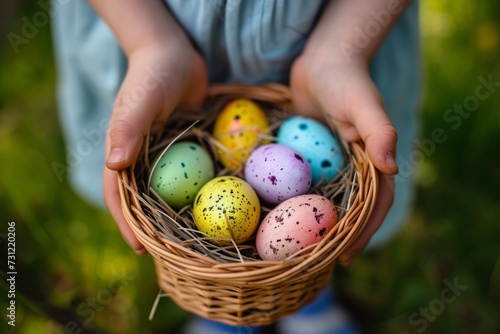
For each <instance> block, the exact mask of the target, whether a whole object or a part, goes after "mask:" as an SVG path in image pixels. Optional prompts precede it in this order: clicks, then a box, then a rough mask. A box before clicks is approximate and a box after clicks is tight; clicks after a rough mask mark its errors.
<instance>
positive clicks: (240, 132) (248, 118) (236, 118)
mask: <svg viewBox="0 0 500 334" xmlns="http://www.w3.org/2000/svg"><path fill="white" fill-rule="evenodd" d="M263 133H265V134H270V130H269V121H268V120H267V117H266V115H265V113H264V111H263V110H262V109H261V108H260V107H259V105H258V104H256V103H255V102H253V101H251V100H248V99H236V100H233V101H231V102H230V103H228V104H227V105H226V106H225V107H224V109H223V110H222V111H221V112H220V114H219V115H218V116H217V119H216V120H215V124H214V130H213V136H214V138H215V139H216V140H217V141H219V143H220V144H222V146H224V147H225V149H219V155H220V160H221V162H222V164H223V165H224V166H226V167H227V168H229V169H231V170H236V169H238V168H240V167H241V166H243V164H244V163H245V162H246V161H247V159H248V156H249V155H250V154H251V153H252V151H253V149H255V146H256V145H257V144H258V142H259V136H260V135H261V134H263ZM264 143H268V141H262V144H264Z"/></svg>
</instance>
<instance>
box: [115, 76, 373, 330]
mask: <svg viewBox="0 0 500 334" xmlns="http://www.w3.org/2000/svg"><path fill="white" fill-rule="evenodd" d="M236 97H247V98H250V99H253V100H254V101H256V102H258V103H260V104H261V105H262V106H263V108H264V110H265V111H266V112H267V113H268V117H270V122H271V124H276V123H279V122H280V120H279V119H275V118H273V117H274V114H280V113H281V118H282V119H283V117H286V116H289V115H290V114H291V109H290V108H291V100H290V92H289V89H288V88H287V87H285V86H281V85H277V84H269V85H264V86H238V85H220V86H214V87H212V88H211V90H210V92H209V97H208V98H207V104H206V106H209V107H205V109H207V110H208V109H210V110H213V111H212V113H213V114H216V113H217V111H218V110H220V108H221V107H222V106H223V105H224V104H225V103H226V102H227V101H228V100H229V99H232V98H236ZM207 110H204V111H202V112H209V111H207ZM277 110H281V111H280V112H276V111H277ZM283 110H285V113H284V114H283V112H282V111H283ZM287 112H288V113H289V114H287ZM199 115H200V114H199V113H198V114H194V115H190V114H186V113H183V114H178V115H177V116H176V115H175V113H174V115H173V116H172V118H171V120H170V121H169V126H168V131H167V130H165V131H164V133H162V134H157V135H156V136H153V135H151V136H150V137H148V138H147V140H146V143H145V146H144V149H143V152H142V153H141V155H140V157H139V159H138V160H137V162H136V164H135V166H133V167H132V168H130V169H127V170H124V171H121V172H120V173H119V185H120V195H121V200H122V210H123V213H124V215H125V218H126V219H127V221H128V223H129V225H130V227H131V228H132V230H133V231H134V233H135V235H136V236H137V238H138V239H139V241H140V242H141V243H142V244H143V245H144V246H145V248H146V249H147V250H148V252H149V253H150V254H151V255H152V256H153V258H154V261H155V265H156V271H157V274H158V283H159V286H160V288H161V289H162V290H163V291H165V292H166V293H167V294H168V295H169V296H170V298H172V299H173V300H174V301H175V302H176V303H177V304H178V305H179V306H180V307H182V308H184V309H185V310H187V311H190V312H192V313H195V314H197V315H200V316H202V317H205V318H209V319H212V320H216V321H220V322H223V323H226V324H230V325H238V326H248V325H251V326H257V325H268V324H271V323H273V322H275V321H276V320H278V319H279V318H281V317H284V316H287V315H290V314H293V313H294V312H295V311H297V310H298V309H299V308H301V307H302V306H304V305H306V304H307V303H309V302H310V301H311V300H312V299H313V298H314V297H315V296H317V294H318V293H319V292H320V291H321V290H322V289H323V288H324V287H325V286H326V285H328V284H329V281H330V279H331V277H332V273H333V268H334V262H335V259H336V258H337V257H338V256H339V255H340V254H341V253H342V252H343V251H344V250H345V249H346V248H347V247H348V246H349V245H350V244H351V243H352V242H353V241H354V240H355V239H356V238H357V236H358V235H359V233H360V232H361V231H362V229H363V228H364V226H365V224H366V222H367V220H368V218H369V216H370V214H371V211H372V209H373V205H374V203H375V199H376V194H377V187H378V183H377V182H378V180H377V176H376V175H377V174H376V172H375V169H374V167H373V165H372V163H371V162H370V161H369V159H368V157H367V155H366V153H365V150H364V148H363V146H362V144H359V143H353V144H347V143H343V146H344V151H345V152H344V153H345V155H346V158H347V160H348V162H349V164H350V165H351V167H352V173H351V174H350V176H349V177H348V179H347V180H344V181H345V182H344V184H345V186H344V188H343V189H344V190H343V191H340V193H339V191H338V190H335V191H334V193H332V190H328V189H327V188H328V186H325V187H320V188H319V189H315V190H314V191H315V192H316V193H320V194H323V195H327V196H329V197H330V198H331V199H332V201H333V202H334V204H335V205H336V206H337V208H338V210H339V217H340V220H339V222H338V223H337V225H336V226H335V227H334V228H333V229H332V230H331V231H330V233H328V235H327V236H326V237H325V238H324V239H323V240H322V241H321V242H320V243H319V244H317V245H315V246H314V248H313V250H312V251H311V252H310V253H307V254H303V253H301V254H295V255H293V256H291V257H289V258H287V259H285V260H283V261H279V262H278V261H262V260H258V259H253V260H252V258H251V256H250V257H248V256H243V255H241V254H240V253H238V256H237V257H236V260H234V261H232V260H228V259H227V256H225V255H224V254H222V255H220V258H218V256H219V253H218V252H215V254H214V255H213V254H211V253H209V254H208V256H207V254H203V251H200V249H201V250H203V249H204V248H205V246H203V245H201V246H200V242H199V240H197V241H196V240H195V241H193V240H185V239H186V238H187V239H189V237H186V236H185V235H184V234H183V232H179V231H177V232H176V231H174V230H173V229H172V228H171V226H168V224H177V227H178V228H180V230H181V231H183V227H182V221H186V219H188V220H189V219H190V217H191V216H190V212H191V211H190V210H191V207H190V206H189V207H186V208H183V209H182V210H181V211H180V212H178V211H174V210H172V209H171V208H169V207H168V205H166V204H165V203H162V201H161V200H160V199H158V198H155V197H154V194H151V190H149V189H148V182H147V178H148V175H149V172H150V169H151V166H150V165H149V161H151V160H152V159H153V156H154V154H157V152H158V151H159V150H160V151H161V150H162V149H163V147H165V146H166V145H167V144H168V143H170V142H172V141H174V140H175V139H178V137H179V136H181V135H182V136H184V137H186V136H187V137H191V138H195V139H196V140H198V141H199V142H200V143H201V144H202V145H204V146H205V147H207V148H208V149H209V150H212V152H213V153H214V154H215V155H217V153H215V152H216V150H215V149H214V145H216V143H215V142H214V141H213V140H211V139H210V138H207V133H208V131H205V130H204V129H209V128H210V125H211V123H213V121H214V117H210V115H208V114H207V115H204V116H203V119H204V120H203V121H201V122H200V123H198V124H196V125H195V126H193V127H191V128H190V129H189V131H187V132H184V131H185V130H186V127H187V125H189V124H193V120H195V119H196V117H200V116H199ZM176 122H177V124H180V127H184V129H183V130H184V131H180V130H179V131H177V132H176V131H174V130H173V129H177V128H179V126H178V125H177V126H175V127H174V126H171V124H173V123H176ZM179 122H180V123H179ZM172 132H174V133H175V136H173V134H172ZM167 134H168V135H170V136H173V137H168V138H166V139H165V136H167ZM174 137H175V138H174ZM155 151H156V153H155ZM216 171H217V172H218V174H219V175H221V174H226V173H227V174H228V173H230V172H229V171H227V170H223V169H222V167H220V166H219V169H216ZM234 173H238V172H237V171H236V172H232V174H234ZM345 177H346V176H345V175H342V174H341V175H340V176H339V178H345ZM334 182H339V179H336V180H334V181H333V182H332V183H334ZM325 192H326V193H325ZM339 203H340V204H339ZM268 210H269V208H267V211H268ZM265 211H266V209H264V212H263V214H265V213H266V212H265ZM181 217H183V218H181ZM165 221H166V222H167V223H168V224H167V223H165ZM179 222H181V223H179ZM166 224H167V226H166ZM179 233H180V234H181V235H177V234H179ZM183 238H184V239H183ZM245 252H246V250H245V249H243V251H242V253H245ZM238 259H239V260H238Z"/></svg>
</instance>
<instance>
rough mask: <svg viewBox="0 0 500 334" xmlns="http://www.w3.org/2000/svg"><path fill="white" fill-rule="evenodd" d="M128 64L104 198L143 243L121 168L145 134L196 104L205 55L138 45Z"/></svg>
mask: <svg viewBox="0 0 500 334" xmlns="http://www.w3.org/2000/svg"><path fill="white" fill-rule="evenodd" d="M129 61H130V62H129V69H128V71H127V75H126V77H125V80H124V82H123V84H122V86H121V88H120V91H119V93H118V96H117V99H116V103H115V106H114V108H113V113H112V115H111V120H110V123H109V127H108V132H107V136H106V157H107V160H106V167H105V168H104V174H103V179H104V189H103V190H104V200H105V202H106V205H107V206H108V208H109V210H110V212H111V214H112V216H113V218H114V219H115V221H116V223H117V224H118V226H119V228H120V230H121V232H122V234H123V236H124V237H125V239H126V240H127V242H128V243H129V245H130V246H131V247H132V248H133V249H134V250H135V251H136V252H137V253H139V254H140V253H143V252H144V248H143V247H142V245H141V244H140V243H139V241H138V240H137V239H136V238H135V236H134V234H133V233H132V231H131V230H130V228H129V226H128V224H127V222H126V221H125V219H124V217H123V214H122V211H121V205H120V197H119V192H118V186H117V175H116V172H115V171H117V170H122V169H125V168H127V167H129V166H130V165H132V163H133V162H134V161H135V159H136V158H137V156H138V154H139V151H140V149H141V147H142V144H143V140H144V137H145V135H146V134H147V133H148V132H149V130H150V129H151V128H154V127H155V126H164V124H165V121H166V120H167V118H168V116H169V115H170V113H171V112H172V111H173V110H174V109H175V108H176V107H177V106H179V105H183V106H186V107H196V106H198V105H200V104H201V103H202V102H203V100H204V98H205V94H206V89H207V82H208V80H207V72H206V69H205V65H204V63H203V60H202V59H201V57H200V56H199V55H198V54H197V53H196V52H195V51H194V50H192V49H190V50H189V49H188V50H186V49H178V50H172V49H165V48H163V49H161V48H160V49H159V48H155V47H153V48H151V49H150V50H140V51H139V54H135V55H133V57H131V58H130V60H129Z"/></svg>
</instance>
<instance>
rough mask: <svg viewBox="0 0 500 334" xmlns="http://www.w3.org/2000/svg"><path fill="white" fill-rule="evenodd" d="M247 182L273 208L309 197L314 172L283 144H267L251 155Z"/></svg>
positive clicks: (302, 157) (297, 153)
mask: <svg viewBox="0 0 500 334" xmlns="http://www.w3.org/2000/svg"><path fill="white" fill-rule="evenodd" d="M245 179H246V181H247V182H248V183H249V184H250V185H251V186H252V187H253V188H254V189H255V191H256V192H257V194H258V195H259V196H260V197H261V198H262V199H263V200H264V201H266V202H268V203H270V204H278V203H281V202H283V201H285V200H287V199H289V198H291V197H294V196H298V195H303V194H306V193H307V191H308V190H309V188H310V187H311V182H312V172H311V167H310V166H309V163H308V162H307V160H306V159H305V158H304V156H303V155H302V154H300V153H299V152H297V151H296V150H294V149H293V148H291V147H288V146H285V145H281V144H268V145H264V146H261V147H259V148H258V149H256V150H255V151H253V152H252V154H251V155H250V157H249V158H248V161H247V163H246V164H245Z"/></svg>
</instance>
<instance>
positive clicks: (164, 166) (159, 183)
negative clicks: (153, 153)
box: [151, 142, 214, 208]
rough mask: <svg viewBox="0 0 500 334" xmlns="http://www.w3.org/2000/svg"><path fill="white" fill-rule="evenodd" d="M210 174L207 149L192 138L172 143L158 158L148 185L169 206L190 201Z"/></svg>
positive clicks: (212, 169) (180, 204)
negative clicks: (191, 139)
mask: <svg viewBox="0 0 500 334" xmlns="http://www.w3.org/2000/svg"><path fill="white" fill-rule="evenodd" d="M213 177H214V166H213V162H212V159H211V158H210V155H209V154H208V152H207V151H206V150H205V149H204V148H203V147H201V146H200V145H198V144H196V143H193V142H179V143H175V144H173V145H172V146H170V148H169V149H168V150H167V151H166V152H165V154H164V155H163V156H162V157H161V158H160V160H159V161H158V163H157V164H156V167H155V169H154V170H153V175H152V176H151V187H152V188H153V189H154V190H155V191H156V193H157V194H158V195H160V197H161V198H162V199H163V200H164V201H165V202H167V204H169V205H170V206H172V207H175V208H179V207H182V206H184V205H186V204H189V203H192V202H193V200H194V198H195V196H196V193H197V192H198V190H200V189H201V187H203V185H204V184H205V183H207V182H208V181H209V180H210V179H212V178H213Z"/></svg>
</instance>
